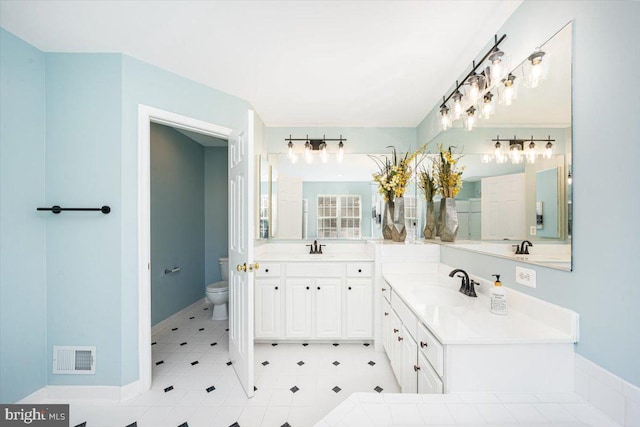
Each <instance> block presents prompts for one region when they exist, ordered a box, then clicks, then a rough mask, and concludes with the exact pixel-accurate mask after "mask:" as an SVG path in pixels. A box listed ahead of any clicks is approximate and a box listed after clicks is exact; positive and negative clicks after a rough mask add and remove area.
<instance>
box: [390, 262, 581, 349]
mask: <svg viewBox="0 0 640 427" xmlns="http://www.w3.org/2000/svg"><path fill="white" fill-rule="evenodd" d="M440 276H441V275H431V276H430V275H416V274H402V273H400V274H384V275H383V277H384V279H385V280H386V281H387V282H388V283H389V284H390V285H391V287H392V288H393V291H394V292H395V294H394V295H393V296H392V298H393V297H394V296H395V295H398V296H399V297H400V298H401V299H402V300H403V301H404V302H405V303H406V304H407V306H408V307H409V308H410V309H411V310H412V311H413V313H414V314H415V315H417V317H418V318H419V320H420V321H421V322H423V323H424V324H425V325H426V326H427V327H428V328H429V330H430V331H431V332H432V333H433V334H434V335H435V336H436V338H438V340H439V341H440V342H441V343H443V344H532V343H533V344H542V343H573V342H575V341H577V338H576V336H575V335H576V334H577V333H576V334H572V333H571V332H570V331H568V330H567V329H568V328H564V329H563V328H562V327H560V325H566V324H567V323H568V322H567V321H566V319H568V318H570V317H571V316H572V315H575V313H573V312H571V311H570V310H566V309H564V308H562V307H557V306H552V305H551V304H549V303H547V302H545V301H541V300H537V299H535V298H533V297H529V296H525V295H524V294H521V293H519V292H518V293H516V292H515V291H510V293H509V294H508V302H509V311H508V314H507V315H496V314H493V313H491V312H490V311H489V306H490V300H489V297H488V296H487V295H486V294H485V293H486V292H487V289H486V288H488V287H490V286H492V285H490V284H489V282H486V283H483V284H482V285H480V286H484V288H483V289H482V292H480V290H479V289H478V288H479V287H477V288H476V292H477V293H478V297H477V298H471V297H467V296H466V295H463V294H461V293H460V292H458V288H459V286H460V284H459V281H460V279H455V280H454V279H450V278H449V277H446V276H445V277H440ZM516 294H519V295H516ZM512 303H513V304H512ZM527 305H539V307H533V308H532V307H527ZM518 308H521V309H522V310H518ZM525 309H528V310H529V314H527V313H526V311H527V310H525ZM541 310H542V311H541ZM545 310H546V311H545ZM533 313H535V314H536V317H533V316H532V315H530V314H533ZM556 318H558V319H559V323H558V327H554V326H555V325H553V321H554V320H555V319H556ZM575 318H576V320H575V322H576V323H577V315H575ZM543 320H544V321H543ZM576 329H577V326H576Z"/></svg>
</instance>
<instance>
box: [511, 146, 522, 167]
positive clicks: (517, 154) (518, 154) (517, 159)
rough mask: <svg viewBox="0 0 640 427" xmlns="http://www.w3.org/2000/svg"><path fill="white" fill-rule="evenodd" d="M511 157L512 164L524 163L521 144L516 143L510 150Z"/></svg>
mask: <svg viewBox="0 0 640 427" xmlns="http://www.w3.org/2000/svg"><path fill="white" fill-rule="evenodd" d="M509 157H511V163H514V164H518V163H522V150H521V149H520V144H517V143H514V144H512V145H511V147H510V148H509Z"/></svg>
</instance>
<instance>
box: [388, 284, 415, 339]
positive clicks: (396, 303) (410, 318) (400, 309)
mask: <svg viewBox="0 0 640 427" xmlns="http://www.w3.org/2000/svg"><path fill="white" fill-rule="evenodd" d="M392 293H393V296H392V297H391V307H393V308H394V310H395V311H396V312H397V313H398V317H400V320H401V321H402V324H403V325H404V327H405V328H407V331H409V333H410V334H411V336H412V337H413V338H414V339H416V338H417V337H418V332H417V327H418V319H416V316H415V315H414V314H413V313H412V312H411V310H410V309H409V307H407V305H406V304H405V303H404V302H403V301H402V300H401V299H400V297H399V296H398V295H397V294H396V293H395V292H392Z"/></svg>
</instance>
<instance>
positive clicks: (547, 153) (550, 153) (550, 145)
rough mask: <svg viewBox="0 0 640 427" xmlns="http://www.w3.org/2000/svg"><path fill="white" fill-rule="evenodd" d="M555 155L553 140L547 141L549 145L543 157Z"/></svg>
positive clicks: (547, 157) (548, 157)
mask: <svg viewBox="0 0 640 427" xmlns="http://www.w3.org/2000/svg"><path fill="white" fill-rule="evenodd" d="M552 156H553V144H551V142H547V145H546V146H545V148H544V153H543V154H542V157H544V158H545V159H550V158H551V157H552Z"/></svg>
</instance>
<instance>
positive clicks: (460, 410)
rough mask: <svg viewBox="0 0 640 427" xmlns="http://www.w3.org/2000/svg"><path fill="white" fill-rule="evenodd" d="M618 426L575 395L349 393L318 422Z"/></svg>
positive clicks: (324, 425)
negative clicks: (349, 394)
mask: <svg viewBox="0 0 640 427" xmlns="http://www.w3.org/2000/svg"><path fill="white" fill-rule="evenodd" d="M487 424H489V425H491V426H500V427H507V426H508V427H520V426H522V427H533V426H546V427H584V426H592V427H619V424H616V423H615V422H614V421H613V420H611V419H610V418H609V417H607V416H606V415H605V414H604V413H602V412H601V411H599V410H598V409H596V408H595V407H594V406H592V405H590V404H589V403H588V402H586V401H584V400H583V399H582V398H581V397H580V396H578V395H577V394H575V393H533V394H532V393H452V394H399V393H382V394H377V393H354V394H352V395H351V396H349V397H348V398H347V399H346V400H344V401H343V402H342V403H341V404H340V405H338V406H337V407H336V408H335V409H334V410H333V411H331V412H330V413H329V414H327V415H326V416H325V417H324V418H323V419H322V420H320V421H319V422H318V423H317V424H316V425H315V427H330V426H359V427H367V426H387V427H395V426H398V427H400V426H402V427H407V426H432V425H438V426H444V425H447V426H480V425H483V426H484V425H487Z"/></svg>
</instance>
